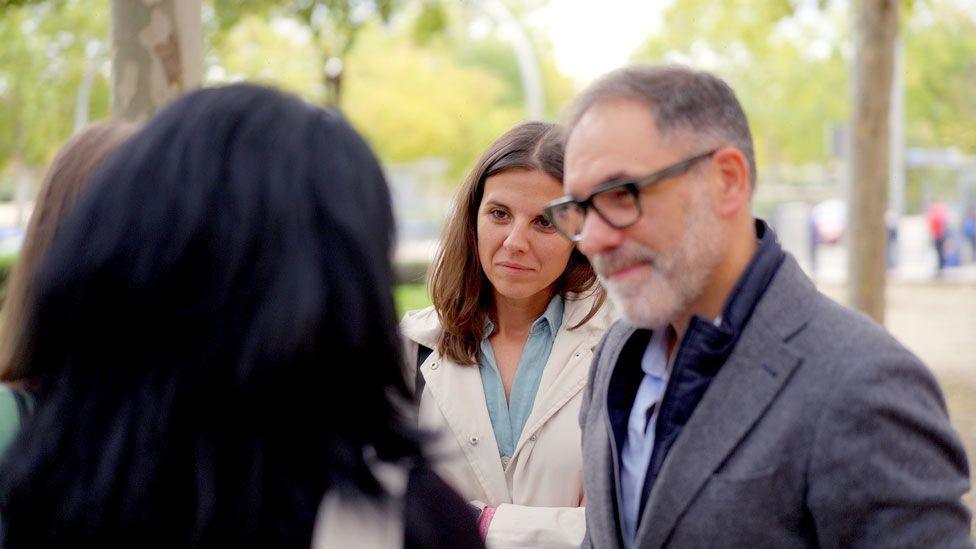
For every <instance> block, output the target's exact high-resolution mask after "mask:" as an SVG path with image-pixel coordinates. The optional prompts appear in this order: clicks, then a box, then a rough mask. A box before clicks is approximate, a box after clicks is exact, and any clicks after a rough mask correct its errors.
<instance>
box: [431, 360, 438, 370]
mask: <svg viewBox="0 0 976 549" xmlns="http://www.w3.org/2000/svg"><path fill="white" fill-rule="evenodd" d="M430 369H431V370H436V369H437V363H436V362H431V363H430Z"/></svg>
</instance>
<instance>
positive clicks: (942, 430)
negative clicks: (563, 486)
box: [580, 255, 973, 549]
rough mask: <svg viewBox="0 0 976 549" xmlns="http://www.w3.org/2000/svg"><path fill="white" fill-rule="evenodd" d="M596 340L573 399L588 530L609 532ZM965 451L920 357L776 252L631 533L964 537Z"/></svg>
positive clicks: (784, 538) (615, 349)
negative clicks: (774, 266) (586, 376)
mask: <svg viewBox="0 0 976 549" xmlns="http://www.w3.org/2000/svg"><path fill="white" fill-rule="evenodd" d="M633 333H634V328H633V327H631V326H629V325H627V324H625V323H622V322H618V323H616V324H614V326H613V327H611V329H610V331H609V332H607V334H606V336H605V337H604V339H603V341H602V342H601V344H600V346H599V348H598V350H597V354H596V356H595V357H594V361H593V367H592V369H591V371H590V383H589V384H588V386H587V390H586V394H585V395H584V400H583V407H582V409H581V412H580V424H581V426H582V429H583V462H584V483H585V488H586V498H587V504H586V524H587V537H586V540H585V541H584V547H595V548H598V549H603V548H609V547H617V546H619V543H620V542H619V537H618V523H619V520H618V516H617V503H616V502H617V493H618V492H617V484H616V483H617V480H616V479H615V478H614V475H615V469H616V464H615V463H614V458H613V457H612V456H613V454H614V453H615V450H612V449H611V446H613V442H612V434H611V431H610V420H609V417H608V415H607V387H608V384H609V381H610V374H611V373H612V371H613V368H614V366H615V365H616V363H617V357H618V356H619V354H620V351H621V349H622V348H623V346H624V343H625V342H626V341H627V339H628V338H629V337H630V336H631V335H632V334H633ZM968 489H969V471H968V465H967V461H966V455H965V452H964V450H963V448H962V444H961V443H960V441H959V437H958V436H957V434H956V433H955V431H954V430H953V428H952V426H951V425H950V424H949V418H948V416H947V414H946V408H945V402H944V400H943V397H942V393H941V391H940V389H939V386H938V384H937V383H936V381H935V379H934V378H933V376H932V374H931V373H930V372H929V370H928V369H927V368H926V367H925V366H924V365H923V364H922V363H921V362H920V361H919V360H918V358H916V357H915V356H914V355H912V354H911V353H910V352H909V351H908V350H906V349H905V348H904V347H902V346H901V345H900V344H899V343H898V342H897V341H895V339H894V338H892V337H891V336H890V335H889V334H888V333H887V332H885V331H884V330H883V329H882V328H880V327H879V326H878V325H877V324H875V323H874V322H872V321H871V320H869V319H868V318H866V317H865V316H863V315H861V314H859V313H856V312H853V311H851V310H849V309H845V308H843V307H841V306H839V305H837V304H835V303H834V302H833V301H831V300H830V299H828V298H827V297H825V296H824V295H823V294H821V293H819V292H818V291H817V290H816V288H814V286H813V284H812V283H811V281H810V280H809V279H808V278H807V277H806V276H805V275H804V274H803V272H802V271H801V270H800V268H799V266H798V265H797V264H796V261H795V260H794V259H793V257H792V256H789V255H787V257H786V260H785V261H784V262H783V264H782V266H781V267H780V269H779V271H778V272H777V273H776V275H775V277H774V278H773V280H772V282H771V283H770V285H769V287H768V288H767V290H766V292H765V293H764V294H763V296H762V297H760V298H759V301H758V303H757V305H756V308H755V310H754V312H753V315H752V317H751V319H750V320H749V322H748V324H747V325H746V326H745V327H744V328H743V331H742V333H741V336H740V339H739V342H738V345H737V346H736V348H735V350H734V351H733V352H732V355H731V356H730V357H729V359H728V361H727V362H726V363H725V365H724V366H723V367H722V369H721V370H720V371H719V373H718V375H717V376H716V377H715V379H714V380H713V381H712V384H711V385H710V386H709V388H708V390H707V391H706V393H705V395H704V397H703V398H702V400H701V402H700V403H699V404H698V407H697V408H696V409H695V412H694V414H692V416H691V419H690V420H689V421H688V423H687V424H686V425H685V427H684V429H683V430H682V432H681V434H680V435H679V437H678V439H677V441H676V442H675V443H674V446H673V447H672V448H671V451H670V453H669V454H668V456H667V459H666V460H665V462H664V464H663V467H662V469H661V472H660V475H659V476H658V479H657V482H656V484H655V485H654V488H653V490H652V491H651V494H650V496H649V498H648V501H647V505H646V506H645V507H644V510H643V513H642V515H641V519H640V524H639V526H638V530H637V537H636V539H635V542H636V543H635V547H641V548H647V547H661V546H665V545H669V546H675V547H759V546H762V547H803V546H825V547H848V546H871V547H972V546H973V544H972V540H971V539H970V514H969V511H968V510H967V509H966V507H965V506H964V505H963V503H962V500H961V496H962V495H963V494H964V493H965V492H966V491H967V490H968Z"/></svg>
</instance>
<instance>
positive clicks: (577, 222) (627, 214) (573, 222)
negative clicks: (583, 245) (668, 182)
mask: <svg viewBox="0 0 976 549" xmlns="http://www.w3.org/2000/svg"><path fill="white" fill-rule="evenodd" d="M717 151H718V149H712V150H711V151H708V152H706V153H702V154H699V155H696V156H693V157H691V158H689V159H687V160H682V161H681V162H678V163H677V164H672V165H670V166H668V167H666V168H664V169H662V170H658V171H656V172H654V173H652V174H651V175H648V176H646V177H642V178H640V179H635V180H617V181H610V182H607V183H604V184H603V185H600V186H599V187H597V188H596V189H594V190H593V192H591V193H590V195H589V196H587V197H586V198H581V199H575V198H573V197H572V196H564V197H563V198H560V199H559V200H556V201H553V202H551V203H549V205H548V206H546V208H545V210H544V213H545V215H546V217H547V218H548V219H549V222H550V223H552V225H553V226H554V227H555V228H556V230H557V231H559V233H560V234H561V235H563V236H564V237H566V238H568V239H569V240H570V241H571V242H579V241H580V240H581V238H582V231H583V222H584V221H586V212H587V210H589V209H590V208H592V209H593V211H595V212H596V213H597V215H599V216H600V218H601V219H603V220H604V221H606V222H607V224H608V225H610V226H611V227H614V228H617V229H623V228H626V227H629V226H631V225H633V224H634V223H637V220H639V219H640V217H641V214H642V213H643V212H642V211H641V205H640V200H639V197H640V192H641V190H642V189H645V188H647V187H649V186H651V185H654V184H655V183H660V182H661V181H664V180H665V179H670V178H672V177H677V176H679V175H683V174H684V173H685V172H687V171H688V170H690V169H691V167H692V166H694V165H695V163H696V162H698V161H700V160H704V159H706V158H709V157H710V156H712V155H713V154H715V153H716V152H717Z"/></svg>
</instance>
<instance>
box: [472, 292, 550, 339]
mask: <svg viewBox="0 0 976 549" xmlns="http://www.w3.org/2000/svg"><path fill="white" fill-rule="evenodd" d="M565 308H566V306H565V303H563V298H562V296H560V295H559V294H556V295H554V296H552V299H550V300H549V305H548V306H546V310H545V312H543V313H542V316H540V317H539V318H537V319H536V320H535V322H533V323H532V327H531V328H530V329H529V331H530V333H536V332H538V331H540V330H549V335H550V336H554V335H555V334H556V332H558V331H559V327H560V326H562V323H563V311H564V310H565ZM494 331H495V323H494V322H492V321H491V319H489V320H488V322H487V323H486V324H485V333H484V336H482V339H488V336H490V335H491V333H492V332H494Z"/></svg>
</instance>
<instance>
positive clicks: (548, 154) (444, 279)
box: [429, 122, 605, 365]
mask: <svg viewBox="0 0 976 549" xmlns="http://www.w3.org/2000/svg"><path fill="white" fill-rule="evenodd" d="M565 141H566V138H565V131H564V130H563V128H562V127H561V126H559V125H557V124H551V123H548V122H523V123H521V124H519V125H517V126H515V127H514V128H512V129H511V130H509V131H507V132H505V134H504V135H502V136H501V137H499V138H498V139H496V140H495V142H494V143H492V144H491V146H490V147H488V150H487V151H485V153H484V154H483V155H482V156H481V159H480V160H478V163H477V164H475V166H474V169H473V170H471V173H470V174H468V177H467V179H466V180H465V181H464V184H463V185H462V186H461V188H460V189H459V190H458V195H457V199H456V200H455V204H454V213H453V215H452V216H451V217H450V219H448V221H447V225H446V226H445V227H444V235H443V238H442V241H441V248H440V250H439V251H438V253H437V257H436V258H435V259H434V263H433V264H432V265H431V271H430V278H429V286H430V293H431V297H432V298H433V302H434V308H435V309H436V310H437V315H438V317H439V319H440V323H441V328H442V331H441V335H440V339H439V340H438V342H437V346H438V349H439V350H440V353H441V355H443V356H446V357H447V358H449V359H451V360H453V361H455V362H457V363H458V364H466V365H474V364H477V363H478V349H479V346H480V344H481V339H482V337H483V335H484V330H485V326H486V325H487V322H488V317H489V313H490V309H491V306H492V292H491V283H490V282H489V281H488V278H487V277H486V276H485V273H484V270H483V268H482V266H481V261H480V260H479V259H478V233H477V215H478V208H479V207H480V206H481V198H482V195H483V194H484V190H485V180H487V179H488V178H489V177H491V176H493V175H496V174H499V173H502V172H505V171H509V170H526V171H542V172H544V173H545V174H547V175H549V176H551V177H552V178H553V179H555V180H557V181H560V182H561V181H562V180H563V150H564V149H565V144H566V142H565ZM589 290H593V291H595V292H598V294H599V295H598V297H597V299H596V300H595V301H594V303H593V307H592V308H591V309H590V311H589V312H588V313H587V314H586V316H585V317H584V318H583V319H582V320H581V321H580V322H579V323H578V324H576V325H575V326H573V327H572V328H570V329H575V328H578V327H580V326H582V325H583V324H585V323H586V322H587V321H588V320H590V319H591V318H593V315H595V314H596V312H597V311H598V310H599V308H600V306H602V305H603V301H604V299H605V294H604V293H603V290H602V288H601V287H600V285H599V284H597V283H596V273H594V272H593V268H592V267H591V266H590V263H589V261H587V259H586V257H584V256H583V254H581V253H580V252H579V250H577V249H575V248H574V249H573V251H572V252H571V254H570V256H569V263H568V264H567V265H566V269H565V270H564V271H563V273H562V275H560V276H559V278H558V279H556V282H555V293H558V294H559V295H561V296H563V298H564V299H565V298H567V297H568V294H571V293H572V294H577V295H576V296H575V297H576V298H582V297H583V294H587V292H588V291H589ZM587 295H589V294H587Z"/></svg>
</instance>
